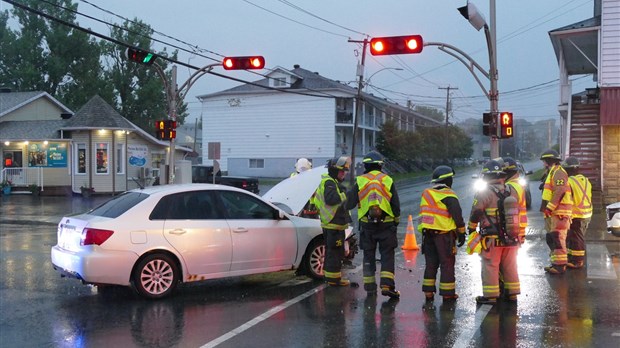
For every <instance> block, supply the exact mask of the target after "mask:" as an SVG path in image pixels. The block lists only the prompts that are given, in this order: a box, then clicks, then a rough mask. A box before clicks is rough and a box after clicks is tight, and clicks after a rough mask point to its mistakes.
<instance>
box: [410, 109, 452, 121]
mask: <svg viewBox="0 0 620 348" xmlns="http://www.w3.org/2000/svg"><path fill="white" fill-rule="evenodd" d="M413 110H414V111H415V112H418V113H420V114H422V115H424V116H428V117H430V118H432V119H434V120H437V121H440V122H444V121H445V120H446V115H445V114H444V112H443V111H441V110H439V109H436V108H433V107H430V106H422V105H416V106H415V107H414V108H413Z"/></svg>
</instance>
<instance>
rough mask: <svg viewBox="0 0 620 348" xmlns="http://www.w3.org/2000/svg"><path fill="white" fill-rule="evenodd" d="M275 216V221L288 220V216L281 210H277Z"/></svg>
mask: <svg viewBox="0 0 620 348" xmlns="http://www.w3.org/2000/svg"><path fill="white" fill-rule="evenodd" d="M273 215H274V217H273V218H274V220H287V217H286V214H285V213H284V212H283V211H282V210H280V209H276V210H275V212H274V214H273Z"/></svg>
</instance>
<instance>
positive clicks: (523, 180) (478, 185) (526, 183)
mask: <svg viewBox="0 0 620 348" xmlns="http://www.w3.org/2000/svg"><path fill="white" fill-rule="evenodd" d="M517 169H518V172H519V184H521V186H522V187H523V189H524V192H525V205H526V207H527V210H530V208H531V207H532V193H531V191H530V180H529V178H528V177H527V176H528V175H531V174H532V171H531V170H526V169H525V167H524V166H523V164H522V163H521V162H519V161H517ZM471 177H472V178H473V179H476V180H475V181H474V184H473V185H474V190H475V191H481V190H482V189H484V188H485V187H486V183H485V182H484V180H482V175H481V174H480V173H478V174H473V175H472V176H471Z"/></svg>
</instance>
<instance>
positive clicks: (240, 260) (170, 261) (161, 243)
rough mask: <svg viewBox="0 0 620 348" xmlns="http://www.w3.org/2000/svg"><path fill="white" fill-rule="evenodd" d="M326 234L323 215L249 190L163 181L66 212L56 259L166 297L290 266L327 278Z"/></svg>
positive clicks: (100, 280)
mask: <svg viewBox="0 0 620 348" xmlns="http://www.w3.org/2000/svg"><path fill="white" fill-rule="evenodd" d="M321 232H322V231H321V229H320V226H319V225H318V222H317V221H316V220H312V219H306V218H301V217H297V216H294V215H291V214H288V213H286V212H284V211H283V210H281V209H280V208H278V207H276V206H275V205H273V204H271V203H269V202H267V201H265V200H264V199H262V198H261V197H259V196H257V195H255V194H252V193H250V192H248V191H245V190H241V189H237V188H234V187H230V186H221V185H210V184H185V185H162V186H153V187H149V188H146V189H136V190H132V191H128V192H125V193H123V194H121V195H119V196H117V197H115V198H113V199H111V200H110V201H108V202H106V203H104V204H103V205H101V206H99V207H97V208H95V209H93V210H91V211H89V212H86V213H84V214H79V215H73V216H66V217H63V218H62V220H61V221H60V223H59V224H58V244H56V245H55V246H53V247H52V250H51V259H52V264H53V266H54V269H56V270H57V271H58V272H60V273H61V275H63V276H70V277H74V278H77V279H80V280H82V282H84V283H87V284H95V285H108V284H113V285H123V286H132V287H134V288H135V289H136V291H137V292H138V293H139V294H140V295H142V296H145V297H148V298H161V297H165V296H167V295H169V294H170V293H172V292H173V291H174V289H175V287H176V286H177V284H178V283H179V282H194V281H200V280H205V279H214V278H223V277H230V276H241V275H248V274H256V273H265V272H275V271H282V270H291V269H301V270H304V271H306V273H307V274H309V275H310V276H313V277H315V278H320V277H321V276H322V275H321V274H318V273H317V272H316V271H313V270H312V268H313V267H314V269H322V265H320V267H319V268H317V265H316V264H315V265H312V264H311V262H312V261H311V259H312V258H311V257H310V254H311V253H312V252H313V251H315V250H316V249H317V247H318V246H319V245H321V244H323V239H322V234H321ZM316 261H317V260H314V262H315V263H316ZM320 261H321V262H322V260H320Z"/></svg>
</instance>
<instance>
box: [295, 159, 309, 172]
mask: <svg viewBox="0 0 620 348" xmlns="http://www.w3.org/2000/svg"><path fill="white" fill-rule="evenodd" d="M308 169H312V162H310V161H308V159H307V158H303V157H302V158H300V159H298V160H297V163H295V170H297V173H301V172H305V171H306V170H308Z"/></svg>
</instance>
